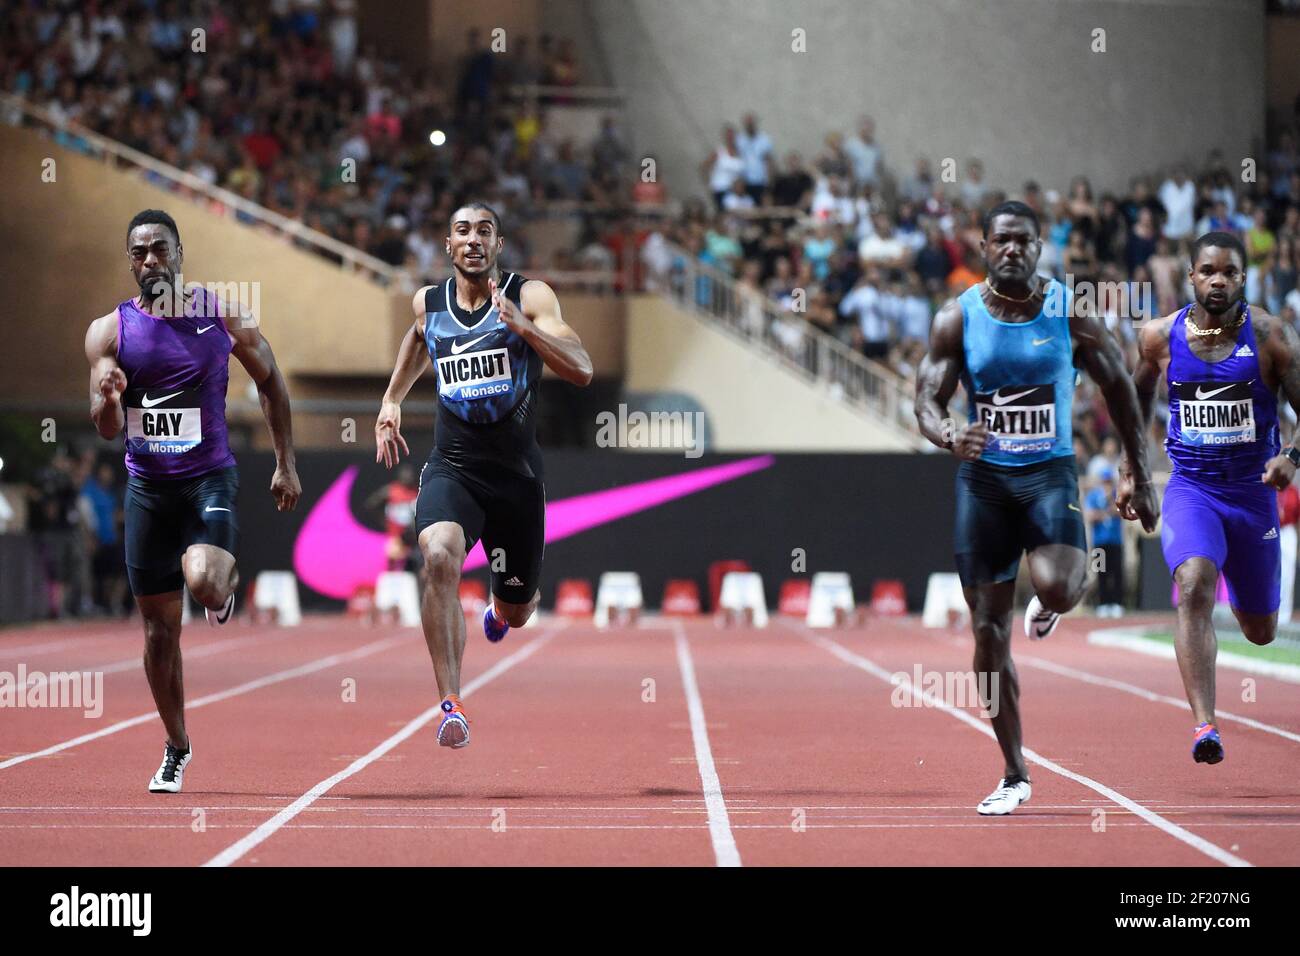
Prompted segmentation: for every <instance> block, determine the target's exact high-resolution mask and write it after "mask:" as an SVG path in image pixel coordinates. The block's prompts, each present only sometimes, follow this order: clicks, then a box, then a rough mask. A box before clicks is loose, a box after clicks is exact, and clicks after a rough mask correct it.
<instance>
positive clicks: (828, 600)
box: [804, 571, 857, 627]
mask: <svg viewBox="0 0 1300 956" xmlns="http://www.w3.org/2000/svg"><path fill="white" fill-rule="evenodd" d="M856 610H857V605H856V604H854V603H853V585H852V583H851V582H850V581H849V575H848V572H846V571H818V572H817V573H816V574H814V575H813V579H812V591H811V592H810V593H809V595H808V616H807V617H806V618H805V619H804V623H805V624H807V625H808V626H809V627H834V626H835V625H836V624H838V623H840V620H841V619H840V617H839V615H838V614H837V613H836V612H841V613H842V614H843V615H844V616H843V620H844V621H845V622H846V623H851V622H852V621H853V612H854V611H856Z"/></svg>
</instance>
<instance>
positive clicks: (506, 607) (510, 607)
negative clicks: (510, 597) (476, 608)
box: [492, 588, 542, 627]
mask: <svg viewBox="0 0 1300 956" xmlns="http://www.w3.org/2000/svg"><path fill="white" fill-rule="evenodd" d="M541 600H542V589H541V588H538V589H537V593H536V594H534V595H533V597H532V600H530V601H529V602H528V603H527V604H510V603H509V602H507V601H503V600H501V599H500V598H499V597H497V596H496V595H495V594H494V595H492V605H493V607H495V608H496V615H497V617H499V618H500V619H501V620H503V621H505V622H506V623H507V624H509V625H510V626H511V627H523V626H524V625H525V624H527V623H528V619H529V618H530V617H532V616H533V612H534V611H536V610H537V605H538V604H540V603H541Z"/></svg>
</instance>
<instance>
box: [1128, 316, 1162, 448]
mask: <svg viewBox="0 0 1300 956" xmlns="http://www.w3.org/2000/svg"><path fill="white" fill-rule="evenodd" d="M1168 358H1169V320H1168V319H1167V318H1165V319H1161V320H1160V321H1158V322H1151V323H1148V324H1147V325H1145V326H1143V327H1142V330H1141V331H1140V332H1139V333H1138V359H1137V367H1136V368H1134V369H1133V388H1134V390H1135V391H1136V392H1137V400H1138V412H1139V413H1140V414H1141V415H1142V426H1143V429H1144V430H1145V429H1146V427H1147V426H1149V425H1150V424H1151V413H1152V411H1153V410H1154V408H1155V403H1156V389H1157V388H1158V387H1159V385H1160V374H1161V372H1163V371H1164V365H1165V362H1166V361H1168Z"/></svg>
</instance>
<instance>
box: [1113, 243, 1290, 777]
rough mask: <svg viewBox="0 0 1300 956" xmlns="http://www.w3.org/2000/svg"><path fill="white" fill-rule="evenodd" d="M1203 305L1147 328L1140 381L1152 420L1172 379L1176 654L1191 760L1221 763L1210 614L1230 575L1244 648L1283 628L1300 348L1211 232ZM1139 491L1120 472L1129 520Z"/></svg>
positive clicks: (1204, 256) (1237, 249)
mask: <svg viewBox="0 0 1300 956" xmlns="http://www.w3.org/2000/svg"><path fill="white" fill-rule="evenodd" d="M1190 276H1191V281H1192V286H1193V288H1194V290H1195V294H1196V301H1195V302H1193V303H1192V304H1191V305H1188V306H1186V307H1185V308H1182V309H1180V310H1178V312H1176V313H1175V314H1173V315H1169V316H1165V317H1164V318H1163V319H1160V320H1159V321H1157V322H1153V323H1151V324H1150V325H1148V326H1146V327H1145V328H1144V329H1143V330H1142V335H1141V339H1140V343H1139V346H1140V355H1139V358H1138V364H1137V369H1136V370H1135V371H1134V375H1133V377H1134V381H1135V384H1136V386H1137V391H1138V397H1139V399H1140V400H1141V404H1142V410H1143V413H1144V414H1145V416H1146V418H1147V420H1148V421H1149V420H1150V417H1151V408H1152V404H1153V402H1154V400H1155V394H1156V386H1157V385H1158V383H1159V381H1160V376H1161V374H1162V373H1164V374H1165V376H1166V377H1167V380H1168V387H1169V437H1168V438H1167V439H1166V441H1165V449H1166V451H1168V453H1169V458H1170V460H1171V461H1172V462H1173V466H1174V470H1173V474H1172V476H1171V477H1170V479H1169V485H1168V487H1167V488H1166V489H1165V498H1164V508H1163V510H1164V526H1163V528H1162V530H1161V543H1162V545H1163V547H1164V553H1165V561H1166V562H1167V563H1168V565H1169V570H1170V572H1171V573H1172V574H1173V576H1174V580H1175V581H1176V582H1177V583H1178V629H1177V635H1176V638H1175V643H1174V647H1175V650H1176V651H1177V656H1178V668H1179V670H1180V671H1181V672H1182V676H1183V686H1184V687H1185V688H1186V690H1187V700H1188V702H1189V703H1190V704H1191V705H1192V713H1193V715H1194V717H1195V720H1196V727H1195V729H1194V730H1193V733H1192V757H1193V759H1195V760H1196V761H1197V762H1198V763H1210V764H1214V763H1218V762H1219V761H1220V760H1222V759H1223V741H1222V739H1221V738H1220V736H1219V731H1218V728H1217V727H1216V726H1215V721H1214V661H1215V655H1216V653H1217V647H1218V645H1217V641H1216V639H1215V635H1214V623H1213V620H1212V616H1211V615H1212V612H1213V610H1214V594H1215V590H1216V587H1217V584H1218V579H1219V574H1220V572H1222V574H1223V577H1224V580H1225V581H1226V582H1227V585H1228V597H1229V599H1230V601H1231V603H1232V612H1233V614H1235V615H1236V617H1237V621H1238V623H1239V624H1240V625H1241V630H1242V632H1243V633H1244V634H1245V635H1246V638H1247V639H1248V640H1250V641H1252V642H1253V643H1255V644H1268V643H1270V642H1271V641H1272V640H1273V637H1274V634H1275V633H1276V631H1277V607H1278V597H1279V582H1280V568H1281V551H1280V547H1279V541H1278V520H1277V519H1278V512H1277V490H1278V489H1282V488H1285V487H1286V486H1287V485H1289V484H1290V483H1291V480H1292V478H1294V477H1295V471H1296V466H1297V465H1298V464H1300V451H1297V450H1296V448H1295V441H1294V438H1292V441H1291V442H1289V443H1288V445H1287V447H1286V448H1285V449H1284V450H1283V451H1282V453H1280V454H1279V451H1278V444H1279V443H1278V419H1277V394H1278V390H1279V388H1280V389H1281V391H1282V394H1283V395H1284V396H1285V397H1286V399H1287V401H1288V402H1290V403H1291V407H1292V408H1293V409H1297V410H1300V337H1297V335H1296V332H1295V330H1294V329H1292V328H1291V327H1290V326H1289V325H1287V324H1286V323H1285V322H1282V321H1280V320H1279V319H1277V318H1275V317H1274V316H1271V315H1269V314H1268V313H1267V312H1265V311H1263V310H1262V309H1256V308H1253V307H1251V306H1250V305H1248V304H1247V303H1246V300H1245V295H1244V287H1245V282H1246V249H1245V247H1244V246H1243V245H1242V242H1241V240H1240V239H1238V238H1237V237H1236V236H1234V235H1232V234H1230V233H1225V232H1210V233H1206V234H1205V235H1203V236H1201V237H1200V238H1199V239H1197V240H1196V243H1195V244H1194V246H1193V247H1192V268H1191V273H1190ZM1133 492H1134V482H1133V478H1132V476H1131V475H1128V474H1125V473H1124V471H1123V467H1122V466H1121V479H1120V489H1119V493H1118V495H1117V496H1116V500H1117V503H1118V505H1119V508H1120V513H1121V514H1123V515H1124V516H1125V517H1126V518H1133V517H1135V515H1134V514H1133V512H1132V510H1131V509H1130V508H1129V507H1128V506H1129V503H1130V501H1131V499H1132V495H1133Z"/></svg>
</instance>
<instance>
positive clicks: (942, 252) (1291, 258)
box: [666, 101, 1300, 454]
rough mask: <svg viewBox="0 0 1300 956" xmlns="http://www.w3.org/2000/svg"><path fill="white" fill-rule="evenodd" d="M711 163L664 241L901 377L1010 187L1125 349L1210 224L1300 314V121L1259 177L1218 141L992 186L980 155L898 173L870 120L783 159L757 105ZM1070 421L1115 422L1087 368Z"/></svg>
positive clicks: (1274, 303) (1182, 289)
mask: <svg viewBox="0 0 1300 956" xmlns="http://www.w3.org/2000/svg"><path fill="white" fill-rule="evenodd" d="M1297 107H1298V112H1300V101H1297ZM1233 162H1234V163H1236V162H1237V160H1235V159H1234V160H1233ZM945 172H948V173H950V175H947V176H945V175H944V173H945ZM701 173H702V176H703V179H704V183H705V185H706V186H707V190H708V193H709V195H710V197H711V201H700V202H694V203H688V204H687V207H686V211H685V214H684V216H683V217H682V219H681V220H680V221H679V222H677V223H675V224H673V225H672V226H670V227H668V228H667V230H666V238H668V239H669V240H671V241H675V242H676V243H678V244H679V245H681V246H683V247H684V248H686V249H687V250H689V251H690V252H691V253H693V254H694V255H695V257H696V258H697V259H698V260H699V261H701V262H704V263H707V264H709V265H711V266H713V267H715V268H717V269H721V270H722V271H724V272H726V273H728V274H730V275H731V276H732V277H734V278H735V279H736V281H737V283H738V285H739V286H740V287H741V288H742V289H744V290H749V291H751V292H752V293H754V294H758V295H762V296H765V297H766V298H767V300H768V301H769V302H770V303H771V305H772V306H774V307H775V309H776V311H777V312H778V313H781V318H780V319H776V320H774V324H775V325H777V326H779V327H785V328H786V329H788V328H789V323H790V321H791V320H796V321H803V322H807V323H811V324H812V325H814V326H817V327H819V328H821V329H822V330H824V331H826V332H828V333H830V334H832V335H834V336H836V337H837V338H839V339H840V340H842V341H843V342H845V343H846V344H848V345H851V346H852V347H853V348H855V349H857V350H859V351H860V352H861V353H862V354H863V355H865V356H867V357H868V358H871V359H874V360H876V361H878V362H880V363H883V364H884V365H886V366H888V367H889V368H891V369H892V370H893V371H895V372H897V373H898V374H899V375H901V376H903V377H905V378H910V377H911V376H912V375H913V374H914V373H915V370H916V367H917V364H918V362H919V361H920V359H921V357H922V356H923V355H924V352H925V348H926V342H927V339H928V332H929V322H930V318H931V316H933V314H934V312H935V311H936V310H937V309H938V307H939V306H940V305H941V304H942V303H943V301H944V300H946V299H947V298H949V297H951V296H954V295H957V294H959V293H960V292H962V291H963V290H965V289H966V288H968V287H969V286H970V285H972V284H974V283H975V282H978V281H981V280H982V279H983V277H984V276H983V261H982V256H981V254H980V240H981V238H982V222H983V217H984V214H985V213H986V212H987V211H988V210H989V209H990V208H992V207H993V206H994V205H995V204H997V203H999V202H1001V201H1003V200H1005V199H1010V198H1015V199H1021V200H1023V201H1024V202H1026V203H1027V204H1028V205H1029V206H1030V207H1032V208H1033V209H1034V211H1035V212H1036V213H1037V215H1038V217H1039V219H1040V225H1041V234H1042V255H1041V258H1040V260H1039V271H1040V273H1041V274H1042V275H1043V276H1050V277H1053V278H1056V279H1059V280H1061V281H1065V282H1067V284H1071V285H1073V286H1074V287H1075V288H1076V289H1080V290H1085V289H1086V290H1091V291H1092V293H1093V294H1094V296H1095V301H1096V305H1097V307H1098V308H1099V310H1100V311H1101V313H1102V314H1103V315H1104V316H1105V318H1106V321H1107V325H1108V326H1109V328H1110V329H1111V330H1112V332H1114V334H1115V335H1116V336H1117V337H1119V339H1120V340H1121V342H1122V343H1123V344H1124V346H1125V348H1126V349H1127V350H1128V351H1129V353H1130V358H1133V357H1135V350H1136V332H1137V329H1138V327H1139V324H1140V322H1141V321H1142V320H1143V319H1146V318H1153V317H1158V316H1161V315H1165V314H1168V313H1170V312H1172V311H1174V310H1175V309H1176V308H1177V307H1178V306H1179V305H1181V304H1183V303H1185V302H1187V301H1190V298H1191V290H1190V287H1189V286H1188V284H1187V282H1186V273H1187V253H1188V250H1189V249H1190V245H1191V242H1192V240H1193V239H1194V238H1195V237H1196V236H1197V235H1200V234H1202V233H1204V232H1208V231H1211V230H1224V231H1229V232H1233V233H1236V234H1237V235H1239V236H1240V237H1241V238H1242V240H1243V242H1244V243H1245V245H1246V248H1247V251H1248V259H1249V261H1248V262H1247V279H1246V295H1247V298H1248V300H1249V301H1250V302H1252V303H1256V304H1258V305H1261V306H1263V307H1265V308H1267V309H1268V310H1269V311H1270V312H1273V313H1274V314H1276V315H1279V316H1282V317H1283V318H1284V319H1285V320H1286V321H1288V322H1290V323H1291V324H1292V325H1296V326H1298V327H1300V289H1297V270H1300V151H1298V149H1297V126H1296V125H1288V126H1283V127H1282V128H1280V129H1278V130H1277V131H1276V132H1275V135H1274V136H1273V138H1272V142H1271V143H1270V148H1269V150H1268V152H1267V155H1266V156H1264V157H1261V159H1260V161H1259V162H1258V163H1257V164H1256V166H1255V168H1254V170H1253V176H1250V175H1246V176H1243V169H1242V168H1241V167H1238V166H1230V165H1229V163H1228V161H1227V160H1226V159H1225V158H1224V157H1223V156H1222V155H1221V154H1220V153H1219V152H1218V151H1212V152H1210V153H1209V155H1208V156H1207V157H1206V159H1205V161H1204V162H1203V163H1202V164H1200V165H1199V166H1198V167H1196V168H1191V167H1190V166H1188V165H1177V166H1174V167H1172V168H1171V169H1169V170H1168V171H1167V172H1165V173H1161V174H1152V175H1148V174H1142V175H1138V176H1135V177H1134V178H1133V179H1132V180H1131V182H1130V183H1129V188H1128V189H1127V190H1124V191H1117V192H1103V193H1100V194H1098V193H1097V192H1095V191H1094V189H1093V187H1092V186H1091V184H1090V183H1089V181H1088V179H1087V178H1086V177H1084V176H1078V177H1075V178H1074V179H1073V180H1072V181H1071V182H1070V183H1069V185H1068V187H1067V188H1065V189H1064V190H1059V191H1058V189H1056V188H1053V187H1051V186H1044V185H1042V184H1040V183H1037V182H1033V181H1030V182H1026V183H1024V184H1023V186H1022V188H1021V189H1020V190H1019V191H1018V192H1015V193H1012V194H1010V195H1008V194H1007V193H1005V192H1003V191H1000V190H996V189H994V188H992V187H991V186H990V185H989V184H988V182H987V181H986V179H985V173H984V169H983V167H982V164H981V163H980V161H979V160H977V159H970V160H967V161H966V162H965V164H964V167H962V168H961V169H956V168H955V167H953V166H951V165H950V166H949V167H948V168H947V169H946V170H945V169H944V168H943V167H942V164H941V162H935V161H933V160H931V159H930V158H928V157H920V158H918V159H916V160H915V161H914V162H913V163H912V164H911V166H910V170H909V171H907V172H906V173H895V172H894V171H893V170H892V169H891V166H890V164H889V163H888V162H887V159H886V154H885V150H884V148H883V147H882V146H881V144H880V143H879V142H877V140H876V136H875V124H874V122H873V121H872V119H871V117H867V116H864V117H861V118H860V120H859V121H858V123H857V125H856V126H855V127H854V128H853V129H852V130H851V131H848V132H846V133H841V132H832V133H830V134H828V135H827V136H826V138H825V140H824V142H823V144H822V146H821V149H820V150H819V151H818V152H817V153H816V154H815V155H814V156H813V157H812V158H811V159H807V158H806V157H805V156H804V155H803V153H802V152H801V151H799V150H798V149H790V150H788V151H786V152H785V154H784V156H783V157H781V158H780V160H779V161H778V158H777V146H776V145H775V144H774V142H773V140H772V138H771V137H770V136H769V135H768V134H767V133H766V132H764V131H763V129H762V127H761V123H760V121H759V119H758V118H757V117H755V116H753V115H747V116H745V117H743V119H742V121H741V123H740V124H739V126H738V127H737V126H733V125H730V124H729V125H727V126H726V127H724V129H723V130H722V136H721V139H720V142H719V143H718V145H717V146H716V147H715V148H714V149H713V150H712V152H710V153H709V155H708V157H707V158H706V159H705V161H704V163H703V165H702V168H701ZM1085 284H1086V285H1085ZM777 338H778V339H779V338H781V335H780V329H779V328H778V334H777ZM790 341H791V343H792V346H793V345H794V344H796V343H797V342H798V335H795V336H792V337H791V338H790ZM1158 424H1159V423H1156V425H1157V426H1158ZM1075 425H1076V429H1077V430H1078V431H1079V432H1080V433H1081V434H1082V437H1083V439H1084V442H1085V444H1086V447H1087V449H1088V451H1089V453H1090V454H1091V453H1095V452H1096V451H1097V449H1098V448H1099V447H1100V443H1101V441H1102V440H1103V439H1104V438H1105V437H1106V436H1108V435H1111V434H1113V430H1112V429H1111V427H1110V423H1109V420H1108V418H1107V416H1106V414H1105V408H1104V404H1103V403H1101V402H1100V401H1099V397H1098V395H1097V392H1096V389H1095V387H1094V386H1092V385H1091V383H1088V382H1087V381H1086V380H1085V383H1084V384H1083V385H1082V386H1081V390H1080V392H1079V396H1078V399H1077V401H1076V422H1075ZM1157 430H1158V428H1157V427H1153V433H1154V432H1155V431H1157Z"/></svg>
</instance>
